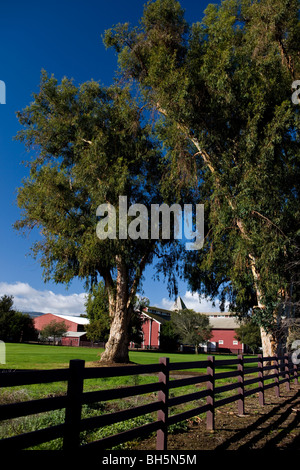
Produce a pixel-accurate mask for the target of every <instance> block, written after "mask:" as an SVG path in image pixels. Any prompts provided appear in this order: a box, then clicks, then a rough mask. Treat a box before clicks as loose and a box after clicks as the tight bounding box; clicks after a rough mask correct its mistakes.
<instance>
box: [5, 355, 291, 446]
mask: <svg viewBox="0 0 300 470" xmlns="http://www.w3.org/2000/svg"><path fill="white" fill-rule="evenodd" d="M252 364H253V365H252ZM264 364H265V365H264ZM228 367H229V368H231V369H232V368H233V367H235V370H229V371H220V369H222V368H228ZM187 369H190V370H193V371H194V374H195V373H196V374H197V370H198V375H193V376H191V377H184V378H179V379H178V378H173V379H172V375H171V374H170V373H171V372H174V371H182V370H187ZM199 369H201V370H202V371H201V372H200V371H199ZM203 369H204V370H205V369H206V373H203ZM195 370H196V371H195ZM216 371H217V372H216ZM271 371H272V373H270V372H271ZM266 372H268V374H266ZM140 374H158V381H157V382H153V383H149V384H144V385H135V386H128V387H122V388H116V389H111V390H98V391H92V392H83V388H84V381H85V380H87V379H95V378H99V379H101V378H105V377H121V376H122V377H124V376H129V375H140ZM249 374H251V375H253V374H257V376H255V377H251V378H247V379H245V376H247V375H249ZM298 377H299V367H298V365H296V364H293V363H292V362H291V359H290V358H289V357H288V356H287V355H284V356H282V357H278V356H274V357H271V358H270V357H263V356H262V355H258V356H257V357H254V358H244V357H243V356H241V355H240V356H238V357H237V358H235V359H228V360H226V359H225V360H224V359H221V360H215V357H214V356H208V357H207V360H205V361H196V362H184V363H182V362H181V363H175V362H174V363H170V361H169V359H168V358H161V359H160V361H159V363H158V364H150V365H128V366H120V367H93V368H86V367H85V362H84V361H82V360H77V359H75V360H71V361H70V364H69V368H68V369H55V370H43V371H42V370H39V371H17V370H16V371H5V370H2V371H1V370H0V387H14V386H20V385H30V384H42V383H50V382H61V381H66V382H67V384H68V388H67V394H66V395H65V396H56V397H51V398H42V399H38V400H31V401H27V402H18V403H10V404H5V405H1V406H0V419H1V420H9V419H14V418H17V417H21V416H29V415H33V414H37V413H44V412H48V411H53V410H58V409H65V421H64V423H63V424H59V425H56V426H52V427H49V428H45V429H41V430H38V431H33V432H29V433H24V434H20V435H16V436H13V437H8V438H4V439H2V440H0V451H3V450H5V451H7V450H8V449H14V450H15V449H26V448H31V447H34V446H37V445H39V444H41V443H44V442H48V441H51V440H53V439H57V438H62V439H63V449H64V451H70V452H74V450H76V449H77V450H79V449H80V450H88V449H90V448H94V447H98V448H99V449H107V448H111V447H113V446H115V445H118V444H121V443H123V442H126V441H130V440H132V439H135V438H137V437H141V436H148V435H150V434H152V433H153V432H156V434H157V441H156V442H157V444H156V449H157V450H166V449H167V436H168V428H169V426H171V425H173V424H176V423H178V422H180V421H183V420H186V419H189V418H192V417H194V416H197V415H199V414H202V413H206V426H207V429H210V430H213V429H214V428H215V410H216V408H219V407H221V406H224V405H226V404H229V403H233V402H235V401H236V402H237V411H238V414H239V415H243V414H244V413H245V398H246V397H248V396H250V395H252V394H258V403H259V405H261V406H263V405H264V404H265V397H264V391H265V390H267V389H270V388H274V389H275V394H276V396H277V397H279V396H280V385H282V384H285V385H286V390H290V382H291V380H292V379H293V380H294V382H295V383H296V384H298ZM224 379H231V380H232V379H236V381H235V382H230V383H226V384H222V385H217V384H216V383H217V381H219V380H224ZM199 384H204V388H203V389H202V390H197V391H194V392H192V393H188V394H184V395H179V396H174V397H170V390H173V389H176V388H179V387H186V386H190V385H199ZM256 384H257V387H255V388H250V389H247V390H246V387H249V386H251V385H256ZM205 385H206V386H205ZM230 391H233V392H234V394H233V395H230V396H226V397H224V398H219V397H218V395H219V394H221V393H225V392H226V393H227V392H230ZM154 393H155V394H156V400H155V401H152V402H151V403H147V404H144V405H139V406H136V407H134V408H130V409H125V410H121V411H116V412H113V413H107V414H104V415H99V416H95V417H91V418H85V419H82V418H81V411H82V405H83V404H90V403H94V402H104V401H108V400H115V399H123V398H126V397H134V396H140V395H145V394H151V396H152V394H154ZM203 398H205V399H206V402H205V403H204V404H203V403H201V402H199V403H198V404H197V406H196V407H195V408H193V409H189V410H186V411H182V412H176V410H175V413H174V414H172V415H171V414H170V411H171V410H173V407H175V406H178V405H182V404H184V403H189V402H195V401H196V402H197V400H201V399H203ZM153 413H155V414H156V420H155V421H153V422H150V423H148V424H144V425H142V426H138V427H136V428H133V429H130V430H127V431H124V432H121V433H118V434H115V435H112V436H109V437H106V438H103V439H101V440H97V441H94V442H91V443H89V444H85V445H80V433H82V432H83V431H91V430H93V429H98V428H101V427H102V426H106V425H110V424H113V423H118V422H123V421H126V420H128V419H131V418H134V417H138V416H143V415H145V414H151V415H153Z"/></svg>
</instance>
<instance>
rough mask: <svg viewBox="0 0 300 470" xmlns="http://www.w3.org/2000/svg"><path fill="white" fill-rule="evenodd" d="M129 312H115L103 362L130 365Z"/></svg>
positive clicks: (124, 309) (102, 356)
mask: <svg viewBox="0 0 300 470" xmlns="http://www.w3.org/2000/svg"><path fill="white" fill-rule="evenodd" d="M128 316H129V312H128V310H127V309H126V306H125V308H123V309H119V310H118V311H117V312H115V315H114V318H113V321H112V324H111V327H110V334H109V339H108V342H107V343H106V346H105V351H104V353H103V354H102V355H101V362H116V363H128V362H129V355H128V345H129V340H128V323H129V319H128Z"/></svg>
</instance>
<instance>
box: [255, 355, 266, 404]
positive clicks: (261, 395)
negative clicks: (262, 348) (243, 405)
mask: <svg viewBox="0 0 300 470" xmlns="http://www.w3.org/2000/svg"><path fill="white" fill-rule="evenodd" d="M257 365H258V388H259V392H258V402H259V404H260V406H264V404H265V396H264V369H263V367H264V363H263V355H262V354H259V355H258V364H257Z"/></svg>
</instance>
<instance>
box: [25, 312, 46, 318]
mask: <svg viewBox="0 0 300 470" xmlns="http://www.w3.org/2000/svg"><path fill="white" fill-rule="evenodd" d="M22 313H26V314H27V315H29V316H30V317H32V318H35V317H39V316H40V315H44V313H43V312H22Z"/></svg>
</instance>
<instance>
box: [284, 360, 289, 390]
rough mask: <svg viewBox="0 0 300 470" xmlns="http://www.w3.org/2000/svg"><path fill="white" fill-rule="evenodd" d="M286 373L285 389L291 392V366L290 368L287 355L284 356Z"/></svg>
mask: <svg viewBox="0 0 300 470" xmlns="http://www.w3.org/2000/svg"><path fill="white" fill-rule="evenodd" d="M284 371H285V374H284V375H285V380H286V383H285V387H286V390H287V391H290V390H291V387H290V366H289V356H288V354H287V353H285V354H284Z"/></svg>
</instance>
